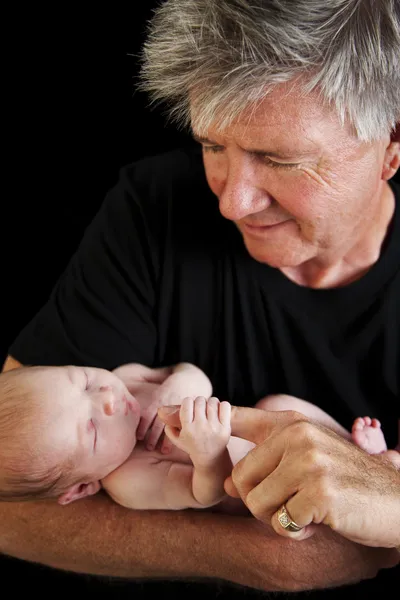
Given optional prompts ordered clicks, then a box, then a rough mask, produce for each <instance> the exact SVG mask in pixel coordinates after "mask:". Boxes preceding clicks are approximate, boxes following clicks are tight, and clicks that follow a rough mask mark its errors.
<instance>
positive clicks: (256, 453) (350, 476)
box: [160, 407, 400, 548]
mask: <svg viewBox="0 0 400 600" xmlns="http://www.w3.org/2000/svg"><path fill="white" fill-rule="evenodd" d="M163 410H165V409H163ZM171 412H172V409H170V414H169V416H168V415H167V414H164V413H163V411H160V416H161V418H163V419H164V420H165V421H166V423H167V424H168V425H173V426H175V427H176V426H177V422H178V413H177V412H175V413H173V412H172V414H171ZM231 426H232V435H234V436H238V437H241V438H244V439H247V440H249V441H252V442H254V443H255V444H256V447H255V448H254V449H253V450H251V451H250V452H249V453H248V454H247V456H245V457H244V458H243V459H242V460H241V461H240V462H239V463H238V464H237V465H236V466H235V467H234V469H233V471H232V475H231V477H229V478H228V479H227V480H226V482H225V490H226V492H227V493H228V494H230V495H231V496H233V497H240V498H241V499H242V500H243V502H244V503H245V504H246V505H247V507H248V508H249V510H250V511H251V512H252V514H253V515H254V516H255V517H257V519H259V520H261V521H263V522H265V523H267V524H271V525H272V527H273V528H274V530H275V531H276V533H278V534H279V535H282V536H286V537H290V538H292V539H296V540H304V539H305V538H307V537H309V536H310V535H311V534H312V533H313V531H315V528H316V524H324V525H327V526H329V527H330V528H331V529H332V530H334V531H335V532H337V533H339V534H340V535H342V536H344V537H346V538H348V539H349V540H352V541H354V542H357V543H360V544H364V545H367V546H375V547H380V546H381V547H388V548H389V547H395V546H398V545H399V544H400V503H399V498H400V471H399V470H398V469H397V468H396V467H395V466H394V465H393V464H391V463H390V462H388V461H387V460H385V459H384V458H382V457H380V456H379V455H375V456H371V455H369V454H367V453H366V452H364V451H363V450H361V449H360V448H358V447H357V446H355V445H354V444H352V443H351V442H349V441H347V440H345V439H343V438H341V437H340V436H338V435H337V434H335V433H334V432H332V431H331V430H329V429H327V428H325V427H323V426H321V425H317V424H315V423H313V422H311V421H310V420H309V419H307V418H306V417H304V415H301V414H300V413H296V412H293V411H281V412H267V411H263V410H259V409H254V408H243V407H232V418H231ZM282 504H285V505H286V508H287V511H288V513H289V515H290V516H291V518H292V520H293V521H295V522H296V523H297V524H298V525H299V526H300V527H302V529H301V531H299V532H294V533H293V532H289V531H287V530H286V529H284V528H283V527H282V526H281V525H280V523H279V521H278V518H277V511H278V510H279V508H280V507H281V506H282Z"/></svg>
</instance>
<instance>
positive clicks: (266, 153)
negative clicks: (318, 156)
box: [192, 132, 315, 159]
mask: <svg viewBox="0 0 400 600" xmlns="http://www.w3.org/2000/svg"><path fill="white" fill-rule="evenodd" d="M192 137H193V139H194V140H195V141H196V142H199V144H209V145H210V146H219V145H220V144H217V143H216V142H213V141H212V140H210V139H208V138H206V137H203V136H200V135H196V134H195V133H193V132H192ZM242 150H244V151H245V152H248V153H249V154H254V155H255V156H268V157H270V158H278V159H279V158H280V159H288V158H291V157H294V156H308V155H311V154H315V152H313V151H312V150H302V151H301V152H296V153H293V152H276V151H274V150H261V149H260V148H242Z"/></svg>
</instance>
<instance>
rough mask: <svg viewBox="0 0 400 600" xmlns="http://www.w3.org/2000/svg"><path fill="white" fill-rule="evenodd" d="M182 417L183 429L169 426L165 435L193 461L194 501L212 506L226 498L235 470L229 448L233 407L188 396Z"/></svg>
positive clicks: (184, 403)
mask: <svg viewBox="0 0 400 600" xmlns="http://www.w3.org/2000/svg"><path fill="white" fill-rule="evenodd" d="M179 416H180V422H181V429H177V428H172V427H167V428H166V430H165V433H166V435H167V436H168V437H169V438H170V440H171V441H172V442H173V443H174V444H175V445H176V446H177V447H178V448H179V449H180V450H183V451H184V452H187V454H189V456H190V458H191V460H192V463H193V469H194V470H193V474H192V492H193V496H194V498H195V499H196V501H198V502H200V504H201V505H203V506H212V505H213V504H216V503H217V502H219V501H220V500H222V498H223V497H224V495H225V491H224V481H225V479H226V477H228V475H229V474H230V473H231V471H232V460H231V457H230V454H229V451H228V448H227V445H228V442H229V439H230V435H231V425H230V416H231V405H230V404H229V402H222V403H220V402H219V400H218V398H214V397H212V398H209V399H208V400H207V399H206V398H204V397H201V396H200V397H197V398H194V397H188V398H185V399H184V400H183V401H182V405H181V408H180V412H179ZM177 476H178V478H179V476H180V475H179V474H178V475H177Z"/></svg>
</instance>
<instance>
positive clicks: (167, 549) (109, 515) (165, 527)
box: [0, 359, 398, 591]
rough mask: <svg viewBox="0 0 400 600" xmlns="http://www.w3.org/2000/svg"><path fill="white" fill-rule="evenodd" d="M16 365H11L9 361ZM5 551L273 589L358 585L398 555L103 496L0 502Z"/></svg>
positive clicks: (74, 565) (116, 572) (137, 573)
mask: <svg viewBox="0 0 400 600" xmlns="http://www.w3.org/2000/svg"><path fill="white" fill-rule="evenodd" d="M18 366H21V365H20V363H18V361H15V360H14V359H8V360H7V362H6V364H5V368H6V369H10V368H15V367H18ZM188 548H190V549H191V551H190V552H188ZM0 552H2V553H4V554H8V555H11V556H15V557H18V558H21V559H23V560H29V561H32V562H37V563H42V564H45V565H49V566H51V567H55V568H58V569H64V570H69V571H75V572H78V573H91V574H95V575H110V576H115V577H126V578H130V579H144V578H147V579H149V578H150V579H156V578H162V579H169V578H173V579H176V578H185V579H191V580H198V579H203V578H204V579H210V578H212V579H219V580H225V581H230V582H234V583H237V584H240V585H244V586H248V587H253V588H259V589H263V590H269V591H283V590H287V591H299V590H308V589H319V588H328V587H334V586H338V585H344V584H349V583H355V582H357V581H360V580H362V579H367V578H370V577H374V576H375V575H376V574H377V572H378V570H379V569H381V568H384V567H389V566H392V565H393V564H396V562H397V560H398V558H397V553H396V552H395V551H390V550H382V549H375V548H367V547H365V546H361V545H357V544H354V543H352V542H348V541H347V540H345V539H343V538H341V537H340V536H338V535H335V534H334V533H332V532H331V531H330V530H328V528H323V529H322V531H321V532H320V533H318V534H316V535H314V536H313V537H312V538H310V539H309V540H304V541H303V542H301V545H300V544H299V543H298V542H295V541H293V540H289V539H285V538H281V537H278V536H277V535H276V534H275V533H274V532H272V531H271V530H269V529H267V528H266V527H265V526H264V525H263V524H262V523H260V522H259V521H257V520H256V519H253V518H249V517H232V516H229V515H221V514H214V513H211V512H207V511H205V510H204V511H203V510H202V511H192V510H186V511H178V512H175V511H131V510H128V509H125V508H123V507H121V506H119V505H118V504H116V503H115V502H113V501H112V500H111V499H110V498H108V497H107V496H106V495H105V494H98V495H96V496H93V497H91V498H87V499H85V500H80V501H79V502H74V503H71V504H68V505H67V506H59V505H58V504H57V503H55V502H51V501H39V502H24V503H12V502H11V503H6V502H4V503H0ZM393 553H394V554H395V556H393Z"/></svg>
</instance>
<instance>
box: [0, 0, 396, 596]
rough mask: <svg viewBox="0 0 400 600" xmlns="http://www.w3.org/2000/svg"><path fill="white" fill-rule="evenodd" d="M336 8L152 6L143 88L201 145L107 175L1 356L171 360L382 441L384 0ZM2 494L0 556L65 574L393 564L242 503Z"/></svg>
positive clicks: (388, 254)
mask: <svg viewBox="0 0 400 600" xmlns="http://www.w3.org/2000/svg"><path fill="white" fill-rule="evenodd" d="M337 4H338V3H337V2H333V1H332V2H329V3H328V4H327V3H326V2H324V3H322V2H317V1H315V2H314V3H313V8H314V9H315V10H314V11H313V10H310V3H309V2H308V4H307V7H306V6H305V4H304V2H301V1H300V0H299V1H298V2H297V3H293V2H291V3H290V9H291V10H290V11H289V10H288V8H289V4H287V5H286V4H285V3H282V4H281V5H280V6H278V5H277V4H276V3H273V4H271V3H269V2H252V3H247V2H244V1H240V2H236V3H232V2H221V1H219V2H216V1H215V2H205V0H204V1H202V0H198V1H195V0H193V1H187V0H185V1H178V0H175V1H170V2H166V3H164V5H163V6H162V7H161V8H160V10H159V11H158V13H157V14H156V16H155V17H154V21H153V30H152V33H151V35H150V37H149V42H148V45H147V47H146V53H147V54H146V57H147V58H146V61H145V69H144V74H145V76H146V77H147V89H148V90H149V91H152V92H154V93H155V95H156V97H157V94H158V97H161V98H166V99H168V100H169V101H173V100H176V107H177V109H176V112H177V114H178V115H181V116H182V115H183V118H186V120H187V118H188V116H190V122H191V127H192V130H193V133H194V135H195V136H196V139H197V140H199V141H200V143H201V145H202V147H203V160H204V163H203V162H202V161H201V157H200V155H199V154H198V153H197V152H192V151H177V152H174V153H170V154H166V155H163V156H156V157H154V158H151V159H148V160H144V161H140V162H138V163H137V164H135V165H132V166H128V167H127V168H125V169H123V170H122V171H121V176H120V180H119V182H118V184H117V186H115V188H114V189H113V190H112V191H111V192H110V194H109V195H108V198H107V199H106V202H105V203H104V205H103V207H102V209H101V211H100V212H99V214H98V215H97V217H96V219H95V221H94V222H93V224H92V225H91V227H90V228H89V229H88V231H87V232H86V234H85V237H84V239H83V241H82V244H81V246H80V248H79V250H78V252H77V254H76V255H75V256H74V257H73V259H72V261H71V264H70V266H69V267H68V269H67V271H66V273H65V274H64V275H63V277H62V278H61V280H60V281H59V283H58V284H57V286H56V288H55V290H54V292H53V294H52V296H51V298H50V300H49V302H48V303H47V305H46V306H45V307H44V308H43V310H42V311H41V312H40V313H39V314H38V315H37V317H35V319H34V320H33V321H32V322H31V323H30V324H29V325H28V326H27V327H26V328H25V330H24V331H23V332H22V333H21V335H20V336H19V337H18V338H17V340H16V341H15V343H14V344H13V345H12V347H11V348H10V355H11V358H10V359H9V360H8V361H7V363H6V367H5V368H12V367H13V366H16V365H18V364H20V363H22V364H32V363H41V364H43V363H46V364H60V363H63V364H65V363H74V364H93V365H96V366H101V367H106V368H113V367H115V366H117V365H119V364H123V363H125V362H130V361H136V362H140V363H143V364H146V365H149V366H159V365H167V364H176V363H177V362H179V361H183V360H185V361H189V362H193V363H195V364H197V365H198V366H199V367H200V368H202V369H203V370H204V371H205V372H206V373H207V375H208V376H209V377H210V379H211V381H212V383H213V386H214V392H213V393H214V394H215V395H217V396H218V397H219V398H220V399H225V398H226V399H228V400H230V401H231V402H232V403H233V404H237V405H246V404H247V405H252V404H254V403H255V402H256V401H257V400H258V399H260V398H261V397H263V396H265V395H267V394H271V393H288V394H292V395H295V396H297V397H300V398H303V399H307V400H309V401H312V402H314V403H315V404H317V405H318V406H319V407H321V408H323V409H324V410H325V411H326V412H328V413H329V414H331V415H332V416H333V417H334V418H335V419H337V420H338V421H339V422H340V423H341V424H342V425H343V426H345V427H348V426H349V423H350V422H351V421H352V420H353V418H354V417H355V416H357V415H364V414H369V413H371V412H372V413H373V415H374V416H376V417H378V418H379V419H380V420H381V422H382V426H383V429H384V431H385V435H386V438H387V440H388V443H389V445H393V446H394V445H395V443H396V434H397V431H396V429H397V423H396V421H397V418H398V399H399V380H398V372H399V371H398V355H399V354H398V352H399V343H400V342H399V316H398V312H397V310H396V307H397V306H398V299H399V263H400V260H399V245H398V239H399V235H398V234H397V232H398V231H399V228H400V225H399V221H400V219H399V212H398V210H397V211H396V202H397V206H398V200H396V195H397V198H398V194H399V192H398V190H396V187H395V186H394V185H393V184H392V183H389V182H390V180H391V178H392V177H393V175H394V174H395V172H396V171H397V169H398V167H399V161H400V158H399V142H398V139H397V137H396V134H395V131H394V124H395V122H396V120H398V118H399V117H400V109H399V104H398V102H399V101H398V97H397V92H395V91H394V90H397V89H398V83H399V82H398V78H399V69H398V47H399V45H398V43H399V30H398V28H399V23H398V11H397V12H396V6H395V4H394V3H392V2H388V3H385V6H380V7H377V6H376V5H375V4H374V3H372V2H364V3H362V4H363V5H362V6H361V5H360V3H357V2H354V1H352V0H346V1H345V0H343V1H342V2H340V3H339V4H341V5H342V10H341V11H338V6H337ZM375 11H378V13H379V14H378V15H376V14H375ZM377 16H379V18H377ZM172 27H174V28H175V29H173V30H172ZM357 32H358V34H359V36H360V37H357ZM354 36H356V37H354ZM365 40H370V45H369V46H368V47H367V48H364V43H365ZM379 40H381V42H379ZM382 40H383V41H382ZM167 42H168V43H169V46H168V45H166V43H167ZM353 47H354V48H355V51H354V55H352V54H351V52H352V48H353ZM360 48H362V49H363V52H361V51H360ZM396 56H397V62H396ZM321 57H323V60H322V62H321ZM344 58H346V60H348V61H349V64H348V63H347V62H343V60H344ZM350 58H351V60H350ZM318 60H319V61H320V62H319V63H318ZM357 60H362V61H363V62H362V65H361V66H362V68H361V67H360V64H358V63H357ZM311 67H312V68H313V69H314V70H313V71H311V70H310V69H311ZM316 67H318V68H316ZM350 67H351V68H350ZM290 69H291V70H290ZM369 69H370V70H369ZM396 69H397V70H396ZM357 74H361V75H363V74H365V77H364V79H363V77H362V76H361V75H360V79H359V80H357V77H358V75H357ZM346 77H347V78H346ZM352 77H353V78H354V80H352V79H351V78H352ZM313 78H314V79H313ZM312 81H315V82H316V85H315V86H314V87H312V85H311V83H312ZM371 81H373V84H372V83H371ZM355 82H356V83H355ZM351 83H353V87H352V85H350V84H351ZM267 84H268V85H267ZM307 86H308V88H310V89H307ZM324 86H325V87H324ZM335 86H339V87H338V88H337V87H335ZM357 86H358V87H357ZM359 89H361V90H365V93H364V94H363V95H361V96H360V94H359ZM321 90H322V92H321ZM337 90H339V91H337ZM335 91H336V95H335ZM331 96H332V97H331ZM358 97H360V98H361V101H359V102H358V104H357V98H358ZM374 107H375V110H374ZM341 108H342V109H343V111H342V112H341ZM185 111H186V112H185ZM396 303H397V304H396ZM0 510H1V516H2V523H3V525H2V528H3V533H2V534H1V535H0V550H1V551H2V552H4V553H6V554H11V555H14V556H19V557H21V558H25V559H30V560H35V561H38V562H40V563H44V564H48V565H51V566H56V567H59V568H63V569H70V570H73V571H77V572H86V573H94V574H107V575H113V576H122V577H127V578H159V577H161V578H166V579H168V578H186V579H199V578H200V579H203V578H209V577H211V578H212V579H218V580H221V579H222V580H225V581H232V582H234V583H239V584H242V585H246V586H249V587H254V588H260V589H263V590H267V591H276V590H277V591H281V590H289V591H299V590H309V589H320V588H328V587H332V586H336V585H342V584H347V583H355V582H357V581H359V580H362V579H365V578H368V577H374V576H375V575H376V573H377V571H378V570H379V569H380V568H383V567H389V566H392V565H393V564H394V563H393V560H394V559H393V554H392V553H391V552H390V551H388V550H385V549H378V548H377V549H373V548H366V547H363V546H360V545H357V544H354V543H352V542H348V541H346V540H345V539H344V538H342V537H340V536H337V535H335V534H333V533H332V532H331V531H329V530H328V529H323V530H321V531H319V532H318V533H316V534H315V535H314V536H313V537H312V538H310V539H309V540H304V541H303V542H302V543H301V545H299V544H296V542H293V541H291V540H286V539H282V538H279V537H278V536H276V534H275V533H274V532H267V531H266V530H265V528H264V527H263V526H262V525H260V523H259V522H258V521H257V520H255V519H254V520H253V519H248V518H239V517H229V516H220V515H216V514H210V513H201V514H198V513H196V514H190V513H185V514H175V513H174V514H171V513H167V514H165V513H155V514H154V513H145V512H143V513H142V512H138V513H136V512H135V513H133V512H127V511H125V510H123V509H121V508H120V507H117V506H114V505H113V504H112V503H111V502H109V501H108V500H107V499H106V498H103V497H96V498H94V499H93V500H91V501H88V502H86V501H85V502H81V503H77V504H76V506H73V505H71V507H64V508H62V509H59V508H57V507H55V506H53V505H50V504H46V505H43V504H35V503H32V504H29V505H25V506H19V505H13V506H4V507H3V506H2V507H1V509H0ZM49 524H51V526H50V525H49ZM315 565H318V568H316V566H315Z"/></svg>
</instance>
